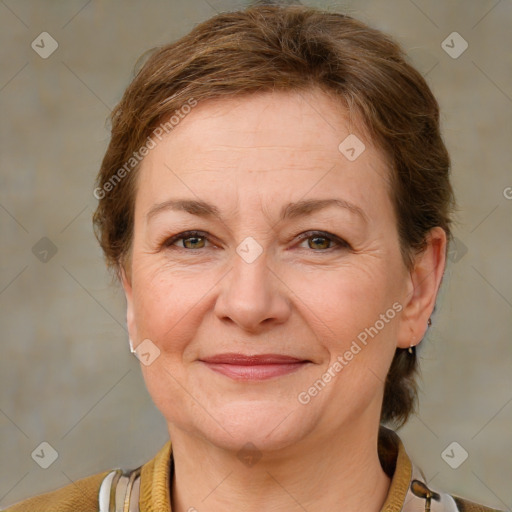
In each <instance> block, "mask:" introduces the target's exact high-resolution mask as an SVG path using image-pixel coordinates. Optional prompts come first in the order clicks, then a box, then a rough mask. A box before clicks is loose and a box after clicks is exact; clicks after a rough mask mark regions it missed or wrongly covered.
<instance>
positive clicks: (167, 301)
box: [133, 263, 214, 353]
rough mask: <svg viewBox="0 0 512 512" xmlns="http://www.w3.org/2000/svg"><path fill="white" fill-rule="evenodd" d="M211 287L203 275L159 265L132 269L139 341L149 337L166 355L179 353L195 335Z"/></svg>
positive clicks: (211, 283) (209, 281) (210, 283)
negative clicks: (133, 270)
mask: <svg viewBox="0 0 512 512" xmlns="http://www.w3.org/2000/svg"><path fill="white" fill-rule="evenodd" d="M213 285H214V283H213V282H211V280H209V279H208V277H207V276H206V275H204V273H203V274H201V275H198V274H196V273H190V272H186V273H185V272H179V271H176V270H173V269H167V268H166V266H165V265H161V264H160V263H158V265H156V264H154V265H141V266H139V267H138V268H135V272H134V286H133V293H134V316H135V322H136V325H137V331H138V336H139V339H140V340H142V339H145V338H149V339H150V340H151V341H153V342H154V343H155V344H156V345H157V346H158V347H159V348H160V350H161V351H164V352H166V353H170V352H173V353H181V352H182V351H183V350H184V348H185V346H186V345H187V343H188V342H189V341H190V340H191V338H192V337H193V336H194V333H195V332H197V329H198V326H199V324H200V322H201V319H202V318H203V317H204V308H205V305H206V303H207V301H208V293H209V291H211V288H212V286H213Z"/></svg>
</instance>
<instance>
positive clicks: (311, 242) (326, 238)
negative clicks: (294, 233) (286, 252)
mask: <svg viewBox="0 0 512 512" xmlns="http://www.w3.org/2000/svg"><path fill="white" fill-rule="evenodd" d="M300 239H301V240H304V241H307V243H308V248H309V249H313V252H324V251H325V252H327V251H329V250H330V249H344V248H345V249H350V245H349V244H348V243H347V242H346V241H345V240H343V239H342V238H339V237H337V236H336V235H332V234H330V233H324V232H322V231H309V232H307V233H303V234H302V235H301V236H300ZM333 244H334V246H333Z"/></svg>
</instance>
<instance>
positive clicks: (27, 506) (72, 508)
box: [3, 471, 109, 512]
mask: <svg viewBox="0 0 512 512" xmlns="http://www.w3.org/2000/svg"><path fill="white" fill-rule="evenodd" d="M108 474H109V471H105V472H103V473H97V474H95V475H91V476H88V477H86V478H82V479H80V480H77V481H76V482H73V483H71V484H69V485H66V486H64V487H61V488H60V489H57V490H55V491H51V492H47V493H44V494H39V495H37V496H33V497H32V498H28V499H26V500H23V501H20V502H18V503H15V504H14V505H11V506H10V507H8V508H6V509H3V511H4V512H35V511H37V512H76V511H77V510H80V512H98V492H99V489H100V486H101V483H102V481H103V479H104V478H105V477H106V476H107V475H108Z"/></svg>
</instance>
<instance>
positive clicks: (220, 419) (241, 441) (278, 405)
mask: <svg viewBox="0 0 512 512" xmlns="http://www.w3.org/2000/svg"><path fill="white" fill-rule="evenodd" d="M205 414H206V413H205ZM206 417H207V418H208V419H206V418H205V417H204V416H203V417H201V418H194V421H193V425H191V426H189V427H188V428H187V429H186V430H188V431H189V432H191V431H194V432H196V434H197V435H198V436H200V437H202V438H204V439H206V440H207V441H208V442H210V443H212V444H214V445H215V446H218V447H219V448H223V449H225V450H230V451H234V452H237V453H238V452H239V451H240V450H241V449H242V447H244V446H246V445H247V446H248V445H249V443H250V444H252V445H254V446H255V447H256V449H258V450H260V451H274V450H281V449H285V448H287V447H288V446H290V445H294V444H297V443H298V442H300V441H301V440H302V439H303V438H304V437H306V436H307V435H308V433H309V432H311V431H313V430H314V428H315V424H316V421H315V419H314V418H315V416H314V415H313V414H312V411H306V408H304V407H303V406H302V405H300V404H296V403H289V402H286V401H276V400H273V401H271V400H257V399H256V400H250V401H247V400H235V401H230V402H228V403H224V404H217V405H216V407H215V415H214V417H215V420H214V419H212V418H211V417H210V416H208V415H206Z"/></svg>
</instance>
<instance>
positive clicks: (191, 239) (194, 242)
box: [178, 236, 204, 249]
mask: <svg viewBox="0 0 512 512" xmlns="http://www.w3.org/2000/svg"><path fill="white" fill-rule="evenodd" d="M178 240H183V247H185V248H187V249H197V248H199V249H201V248H202V247H204V237H202V236H188V237H186V238H179V239H178ZM201 240H202V241H203V243H202V244H201ZM187 242H188V243H187Z"/></svg>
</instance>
